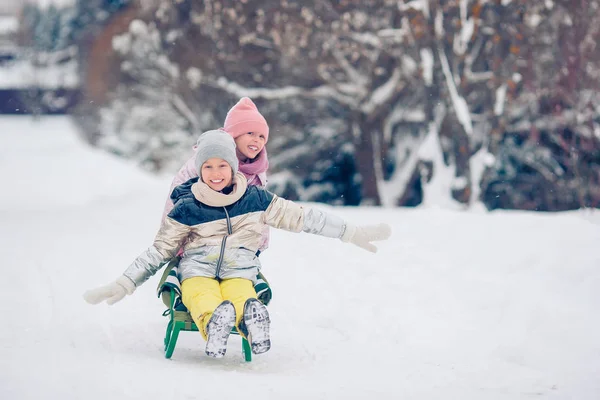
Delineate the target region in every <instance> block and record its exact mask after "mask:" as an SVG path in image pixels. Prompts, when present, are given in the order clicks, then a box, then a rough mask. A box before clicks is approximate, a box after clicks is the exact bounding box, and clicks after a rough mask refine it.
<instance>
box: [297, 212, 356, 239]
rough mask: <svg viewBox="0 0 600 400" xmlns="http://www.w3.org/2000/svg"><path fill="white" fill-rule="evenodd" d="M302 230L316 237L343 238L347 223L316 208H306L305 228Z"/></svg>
mask: <svg viewBox="0 0 600 400" xmlns="http://www.w3.org/2000/svg"><path fill="white" fill-rule="evenodd" d="M302 230H303V231H304V232H307V233H312V234H315V235H321V236H326V237H330V238H341V237H342V235H343V234H344V231H345V230H346V221H344V220H343V219H341V218H340V217H338V216H336V215H333V214H328V213H326V212H325V211H323V210H319V209H315V208H308V207H306V208H304V226H303V227H302Z"/></svg>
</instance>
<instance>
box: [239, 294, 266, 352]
mask: <svg viewBox="0 0 600 400" xmlns="http://www.w3.org/2000/svg"><path fill="white" fill-rule="evenodd" d="M244 323H245V324H246V329H247V331H248V334H247V337H248V342H249V343H250V347H251V348H252V353H254V354H262V353H266V352H267V351H269V349H270V348H271V338H270V333H269V329H270V326H271V318H270V317H269V311H267V307H265V305H264V304H262V303H261V302H259V301H258V300H254V301H251V302H249V303H248V304H246V307H245V308H244Z"/></svg>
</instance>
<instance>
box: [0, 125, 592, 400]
mask: <svg viewBox="0 0 600 400" xmlns="http://www.w3.org/2000/svg"><path fill="white" fill-rule="evenodd" d="M169 183H170V177H162V178H156V177H153V176H150V175H148V174H146V173H144V172H141V171H140V170H138V169H136V168H135V167H134V166H133V164H132V163H129V162H127V161H123V160H121V159H117V158H114V157H113V156H111V155H109V154H106V153H103V152H100V151H97V150H93V149H90V148H89V147H88V146H86V145H84V144H83V143H82V142H81V141H80V140H79V139H78V138H77V135H76V134H75V132H74V129H73V127H72V125H71V124H70V123H69V121H68V120H67V119H66V118H64V117H53V118H43V119H41V120H40V122H37V123H36V122H32V120H31V119H30V118H29V117H6V116H2V117H0V243H1V248H2V261H3V264H4V266H5V267H4V269H3V277H2V278H3V279H2V280H1V283H0V285H2V286H1V287H0V293H2V296H3V300H2V301H1V302H0V307H1V309H0V313H1V315H2V318H3V321H4V323H2V324H1V325H0V338H2V342H3V343H4V345H3V346H0V360H2V361H3V362H2V363H0V398H2V399H88V400H96V399H98V400H105V399H143V400H148V399H182V398H220V399H226V398H234V397H240V398H244V399H248V400H253V399H260V400H266V399H286V400H288V399H365V398H366V399H373V400H381V399H401V398H404V399H416V400H419V399H461V400H481V399H486V400H496V399H506V400H514V399H528V398H541V397H543V398H544V399H578V400H587V399H589V400H595V399H598V398H600V380H599V379H598V371H600V341H598V337H600V320H599V319H598V318H597V315H598V306H600V291H599V290H598V287H600V253H599V252H598V251H597V247H598V243H600V216H599V215H598V213H597V212H596V213H593V212H571V213H557V214H550V213H537V214H534V213H526V212H493V213H487V212H457V211H448V210H444V209H442V208H439V207H438V208H436V207H431V208H417V209H402V208H394V209H378V208H361V207H355V208H332V207H328V206H325V205H320V207H322V208H325V209H327V210H329V211H331V212H334V213H335V214H338V215H340V216H342V217H344V218H346V219H348V220H349V221H352V222H354V223H376V222H379V221H386V222H388V223H389V224H391V225H392V226H393V236H392V238H391V239H390V240H389V241H388V242H385V243H382V244H381V245H380V246H379V248H380V251H379V253H378V254H376V255H372V254H371V253H367V252H366V251H363V250H361V249H358V248H355V247H353V246H351V245H348V244H345V243H341V242H339V241H337V240H334V239H326V238H321V237H316V236H312V235H308V234H303V233H302V234H293V233H289V232H282V231H277V230H272V238H271V247H270V249H268V250H267V251H266V252H265V253H264V254H263V255H261V259H262V262H263V266H264V273H265V275H266V276H267V278H268V279H269V280H270V282H271V285H272V287H273V291H274V300H273V303H272V305H271V306H270V307H269V309H270V312H271V317H272V343H273V347H272V349H271V351H269V352H268V353H267V354H265V355H262V356H256V357H255V360H254V361H253V362H252V363H249V364H247V363H244V362H243V361H242V356H241V354H240V353H241V352H240V351H239V345H240V342H239V338H238V337H233V338H231V339H230V346H229V350H228V353H227V356H226V357H225V358H224V359H222V360H212V359H208V358H207V357H206V356H204V354H203V353H204V352H203V343H202V340H201V338H200V335H199V334H198V333H191V332H183V333H182V334H181V336H180V339H179V342H178V346H177V348H176V350H175V353H174V355H173V358H172V359H171V360H166V359H164V357H163V349H162V347H163V346H162V340H163V334H164V329H165V326H166V318H164V317H162V316H161V313H162V311H163V310H164V306H163V305H162V303H161V302H160V301H159V300H158V299H157V298H156V297H155V286H156V283H157V281H158V276H157V277H154V278H153V279H151V280H150V281H149V282H147V283H146V284H145V285H143V286H142V287H140V288H139V289H138V290H137V291H136V293H134V295H133V296H128V297H127V298H126V299H124V300H123V301H122V302H120V303H118V304H116V305H114V306H112V307H108V306H106V305H104V304H102V305H98V306H90V305H88V304H87V303H85V302H84V301H83V299H82V297H81V295H82V293H83V292H84V291H85V290H86V289H89V288H92V287H96V286H98V285H103V284H106V283H108V282H110V281H112V280H114V279H115V278H117V277H118V276H119V275H120V274H121V273H122V271H123V270H124V269H125V268H126V267H127V265H128V264H129V263H130V262H131V261H132V260H133V259H134V258H135V257H136V256H137V255H138V254H139V253H141V252H142V251H143V250H144V249H145V248H147V246H149V245H150V244H151V241H152V239H153V237H154V235H155V233H156V230H157V228H158V223H159V220H160V217H161V212H162V207H163V205H164V201H165V198H166V196H167V193H166V190H167V188H168V187H169Z"/></svg>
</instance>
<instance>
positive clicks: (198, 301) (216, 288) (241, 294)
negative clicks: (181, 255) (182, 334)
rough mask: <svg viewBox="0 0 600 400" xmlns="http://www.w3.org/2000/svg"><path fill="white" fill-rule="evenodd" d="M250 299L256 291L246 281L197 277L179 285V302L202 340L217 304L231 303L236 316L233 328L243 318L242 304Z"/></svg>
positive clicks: (250, 282)
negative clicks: (183, 306) (195, 326)
mask: <svg viewBox="0 0 600 400" xmlns="http://www.w3.org/2000/svg"><path fill="white" fill-rule="evenodd" d="M250 298H256V291H254V285H253V283H252V281H251V280H248V279H242V278H233V279H225V280H222V281H221V282H219V281H218V280H216V279H214V278H205V277H201V276H197V277H193V278H188V279H186V280H184V281H183V282H182V283H181V300H182V301H183V304H184V305H185V306H186V307H187V309H188V311H189V313H190V315H191V316H192V319H193V320H194V322H195V323H196V325H197V326H198V330H199V331H200V333H201V334H202V337H203V338H204V340H206V337H207V335H206V326H207V325H208V321H210V317H211V316H212V314H213V311H214V310H215V308H217V307H218V306H219V304H221V303H222V302H223V301H224V300H229V301H231V302H232V303H233V307H234V308H235V315H236V318H235V326H239V323H240V321H241V320H242V317H243V316H244V304H245V303H246V300H248V299H250Z"/></svg>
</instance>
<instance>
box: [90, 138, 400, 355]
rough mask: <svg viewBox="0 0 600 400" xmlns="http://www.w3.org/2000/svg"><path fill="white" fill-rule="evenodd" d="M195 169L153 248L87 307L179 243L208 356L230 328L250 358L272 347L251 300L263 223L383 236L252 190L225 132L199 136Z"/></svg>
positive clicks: (165, 257)
mask: <svg viewBox="0 0 600 400" xmlns="http://www.w3.org/2000/svg"><path fill="white" fill-rule="evenodd" d="M195 165H196V168H197V170H198V173H199V177H198V178H193V179H190V180H189V181H187V182H185V183H184V184H182V185H180V186H178V187H176V188H175V190H174V191H173V193H172V195H171V199H172V200H173V203H174V208H173V209H172V210H171V211H170V212H169V214H168V216H167V218H166V219H165V221H164V222H163V224H162V226H161V228H160V230H159V231H158V233H157V234H156V237H155V239H154V243H153V244H152V246H150V247H149V248H148V249H147V250H146V251H145V252H143V253H142V254H141V255H140V256H139V257H138V258H136V259H135V260H134V261H133V263H132V264H131V265H130V266H129V267H128V268H127V269H126V270H125V272H124V273H123V275H121V276H120V277H119V278H117V280H116V281H114V282H112V283H110V284H108V285H105V286H103V287H100V288H97V289H93V290H89V291H87V292H86V293H85V294H84V298H85V299H86V301H88V302H89V303H91V304H97V303H100V302H101V301H103V300H106V302H107V303H108V304H114V303H116V302H117V301H120V300H121V299H123V298H124V297H125V295H126V294H132V293H133V292H134V291H135V289H136V288H137V287H138V286H140V285H141V284H142V283H144V282H145V281H146V280H147V279H148V278H150V276H152V275H154V274H155V273H156V272H157V271H158V270H159V269H160V268H161V267H162V266H163V265H165V264H166V263H168V262H169V261H170V260H171V259H172V258H173V257H175V255H176V253H177V251H178V249H179V248H180V247H181V246H183V255H182V258H181V261H180V263H179V269H178V275H179V276H178V278H179V280H180V282H181V292H182V300H183V303H184V305H185V306H186V307H187V309H188V310H189V312H190V314H191V316H192V318H193V319H194V321H195V322H196V325H197V326H198V328H199V330H200V332H201V334H202V336H203V337H204V339H205V340H206V354H208V355H209V356H212V357H217V358H218V357H223V356H224V355H225V351H226V349H227V340H228V338H229V334H230V332H231V329H232V328H233V327H234V326H235V327H236V328H237V329H238V331H239V332H240V334H242V335H244V336H245V337H246V338H247V339H248V341H249V343H250V345H251V348H252V352H253V353H254V354H261V353H264V352H266V351H268V350H269V349H270V347H271V341H270V336H269V325H270V319H269V313H268V311H267V308H266V307H265V306H264V305H263V304H262V303H261V302H259V301H258V300H257V299H256V292H255V291H254V283H255V282H254V281H255V280H256V276H257V274H258V271H259V270H260V261H259V259H258V257H257V256H256V251H257V250H258V247H259V245H260V242H261V232H262V230H263V228H264V226H265V225H268V226H272V227H274V228H278V229H285V230H288V231H292V232H301V231H304V232H308V233H313V234H317V235H321V236H326V237H330V238H338V239H341V240H342V241H343V242H349V243H352V244H355V245H357V246H359V247H362V248H363V249H365V250H368V251H371V252H376V251H377V248H376V247H375V246H374V245H373V244H372V243H371V242H373V241H378V240H385V239H387V238H389V236H390V234H391V229H390V227H389V226H388V225H386V224H379V225H368V226H355V225H352V224H350V223H347V222H345V221H344V220H342V219H341V218H339V217H336V216H334V215H331V214H328V213H325V212H324V211H321V210H317V209H313V208H309V207H303V206H300V205H298V204H295V203H293V202H291V201H289V200H285V199H283V198H281V197H278V196H276V195H274V194H273V193H270V192H268V191H267V190H265V189H263V188H260V187H257V186H248V183H247V179H246V177H245V176H244V175H243V174H242V173H240V172H238V166H239V164H238V159H237V157H236V146H235V142H234V139H233V138H232V137H231V136H230V135H229V134H227V133H226V132H224V131H221V130H214V131H208V132H205V133H203V134H202V135H201V136H200V138H199V140H198V152H197V153H196V159H195Z"/></svg>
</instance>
